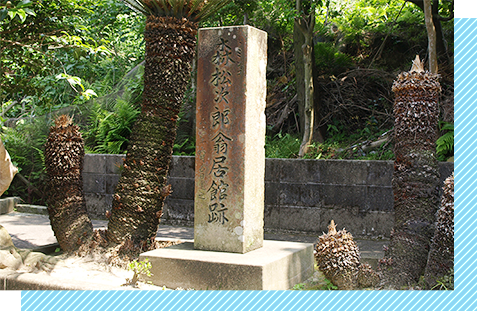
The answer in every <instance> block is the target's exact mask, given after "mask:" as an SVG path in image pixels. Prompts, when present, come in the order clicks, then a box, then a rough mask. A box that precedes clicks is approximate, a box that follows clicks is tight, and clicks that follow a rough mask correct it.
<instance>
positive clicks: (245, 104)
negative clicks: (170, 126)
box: [194, 26, 267, 253]
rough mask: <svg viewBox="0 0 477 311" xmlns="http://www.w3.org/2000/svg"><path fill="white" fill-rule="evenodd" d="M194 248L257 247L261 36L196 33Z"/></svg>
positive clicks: (241, 30) (233, 30)
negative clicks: (197, 40)
mask: <svg viewBox="0 0 477 311" xmlns="http://www.w3.org/2000/svg"><path fill="white" fill-rule="evenodd" d="M198 55H199V61H198V66H197V77H198V79H197V106H196V107H197V108H196V122H197V131H196V159H195V171H196V179H195V201H194V204H195V208H194V247H195V248H196V249H203V250H213V251H225V252H233V253H246V252H248V251H251V250H254V249H257V248H260V247H262V245H263V210H264V192H265V186H264V185H265V181H264V178H265V99H266V98H265V97H266V89H267V85H266V69H267V33H266V32H264V31H261V30H258V29H256V28H253V27H250V26H243V27H228V28H206V29H201V30H200V31H199V46H198Z"/></svg>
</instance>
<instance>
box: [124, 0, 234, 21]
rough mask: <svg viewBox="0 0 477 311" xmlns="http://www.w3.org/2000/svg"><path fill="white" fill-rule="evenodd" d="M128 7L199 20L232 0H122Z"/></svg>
mask: <svg viewBox="0 0 477 311" xmlns="http://www.w3.org/2000/svg"><path fill="white" fill-rule="evenodd" d="M122 1H123V2H124V3H125V4H126V5H127V6H128V7H130V8H131V9H133V10H134V11H136V12H138V13H142V14H144V15H146V16H148V15H155V16H171V17H176V18H184V17H185V18H187V19H190V20H191V21H193V22H200V21H202V20H204V19H205V18H207V17H209V16H211V15H212V14H214V13H216V12H217V11H218V10H220V9H222V8H223V7H224V6H226V5H227V4H229V3H230V2H231V1H232V0H122Z"/></svg>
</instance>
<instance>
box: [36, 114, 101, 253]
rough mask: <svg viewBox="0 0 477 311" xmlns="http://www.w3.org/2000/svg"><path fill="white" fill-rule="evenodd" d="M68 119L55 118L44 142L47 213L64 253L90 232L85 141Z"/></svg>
mask: <svg viewBox="0 0 477 311" xmlns="http://www.w3.org/2000/svg"><path fill="white" fill-rule="evenodd" d="M71 121H72V120H71V119H70V118H69V117H67V116H65V115H62V116H60V117H58V118H57V119H56V121H55V123H56V124H55V126H52V127H51V129H50V134H49V136H48V140H47V142H46V145H45V168H46V172H47V177H48V180H47V185H48V188H47V189H48V202H47V203H48V214H49V217H50V223H51V228H52V229H53V232H54V233H55V236H56V239H57V240H58V243H59V244H60V247H61V248H62V249H63V251H65V252H71V251H75V250H76V249H77V248H78V247H79V246H81V245H82V244H83V243H86V242H88V241H89V239H90V237H91V236H92V235H93V225H92V223H91V220H90V218H89V216H88V213H87V211H86V201H85V198H84V194H83V177H82V171H83V161H84V143H83V138H82V137H81V133H80V132H79V128H78V126H76V125H73V124H72V123H71Z"/></svg>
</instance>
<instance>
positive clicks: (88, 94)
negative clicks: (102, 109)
mask: <svg viewBox="0 0 477 311" xmlns="http://www.w3.org/2000/svg"><path fill="white" fill-rule="evenodd" d="M81 95H83V96H84V98H85V99H86V100H89V99H90V98H91V97H93V96H96V97H98V94H96V93H95V92H94V91H93V90H91V89H87V90H86V91H84V92H83V93H81Z"/></svg>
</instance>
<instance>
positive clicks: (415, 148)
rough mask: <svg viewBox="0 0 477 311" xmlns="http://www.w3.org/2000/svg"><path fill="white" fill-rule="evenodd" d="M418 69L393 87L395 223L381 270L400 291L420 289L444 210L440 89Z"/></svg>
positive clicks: (425, 73) (399, 80) (434, 79)
mask: <svg viewBox="0 0 477 311" xmlns="http://www.w3.org/2000/svg"><path fill="white" fill-rule="evenodd" d="M415 64H419V67H420V68H419V69H415V68H414V67H413V68H412V69H411V71H410V72H405V73H402V74H400V75H399V76H398V79H397V80H396V81H395V82H394V85H393V91H394V92H395V94H396V98H395V102H394V115H395V122H394V123H395V124H394V133H395V145H394V154H395V156H396V160H395V162H394V175H393V181H392V186H393V193H394V213H395V222H394V228H393V231H392V233H391V242H390V245H389V249H388V250H387V251H386V253H385V258H384V260H382V261H381V267H380V268H381V269H382V270H384V271H383V272H384V274H385V276H384V278H385V279H386V282H387V283H388V284H389V285H391V286H395V287H399V286H406V285H411V284H413V283H416V282H417V281H418V280H419V277H420V276H421V275H422V274H423V273H424V269H425V267H426V263H427V257H428V252H429V247H430V241H431V238H432V236H433V231H434V222H435V213H436V211H437V208H438V206H439V188H438V187H439V169H438V166H437V165H438V162H437V157H436V145H435V141H436V139H437V134H438V129H437V123H438V117H439V105H438V97H439V92H440V85H439V82H438V81H437V79H438V76H437V75H436V74H431V73H429V72H424V71H423V70H422V63H421V62H420V61H419V59H418V58H417V59H416V61H415Z"/></svg>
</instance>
